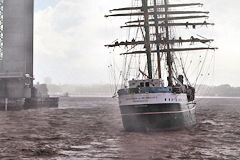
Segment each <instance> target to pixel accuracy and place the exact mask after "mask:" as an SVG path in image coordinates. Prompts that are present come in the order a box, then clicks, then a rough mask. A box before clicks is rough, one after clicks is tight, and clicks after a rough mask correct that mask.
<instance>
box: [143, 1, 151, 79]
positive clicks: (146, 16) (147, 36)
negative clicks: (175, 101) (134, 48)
mask: <svg viewBox="0 0 240 160" xmlns="http://www.w3.org/2000/svg"><path fill="white" fill-rule="evenodd" d="M142 7H143V8H142V9H143V14H144V29H145V40H144V41H145V48H146V54H147V66H148V78H149V79H152V78H153V77H152V59H151V46H150V31H149V14H148V0H142Z"/></svg>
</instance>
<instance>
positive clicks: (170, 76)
mask: <svg viewBox="0 0 240 160" xmlns="http://www.w3.org/2000/svg"><path fill="white" fill-rule="evenodd" d="M164 5H165V21H164V22H165V29H166V47H167V66H168V86H173V72H172V55H171V51H170V43H169V28H168V6H167V5H168V0H164Z"/></svg>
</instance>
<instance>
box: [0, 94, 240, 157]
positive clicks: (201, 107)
mask: <svg viewBox="0 0 240 160" xmlns="http://www.w3.org/2000/svg"><path fill="white" fill-rule="evenodd" d="M197 101H198V109H197V119H198V124H197V125H196V126H194V127H192V128H189V129H185V130H181V131H172V132H148V133H129V132H125V131H124V130H123V127H122V122H121V117H120V112H119V109H118V103H117V100H116V99H111V98H91V97H88V98H61V100H60V107H59V109H37V110H23V111H18V112H15V111H9V112H0V124H1V127H0V137H1V138H0V144H1V145H0V151H1V152H0V159H43V160H45V159H46V160H49V159H68V160H69V159H74V160H75V159H81V160H82V159H83V160H84V159H86V160H87V159H136V160H137V159H138V160H139V159H143V160H146V159H166V160H167V159H216V160H217V159H223V160H224V159H231V160H234V159H238V158H239V157H240V149H239V148H240V139H239V136H240V116H239V114H240V106H239V105H238V104H239V102H240V99H214V98H213V99H198V100H197Z"/></svg>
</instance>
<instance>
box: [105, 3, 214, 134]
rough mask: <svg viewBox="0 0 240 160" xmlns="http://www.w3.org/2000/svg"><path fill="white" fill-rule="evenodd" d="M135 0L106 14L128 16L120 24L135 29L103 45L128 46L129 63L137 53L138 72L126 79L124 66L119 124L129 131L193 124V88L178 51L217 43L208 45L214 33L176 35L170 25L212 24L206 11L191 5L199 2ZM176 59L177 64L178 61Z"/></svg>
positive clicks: (194, 118) (193, 25)
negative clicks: (128, 37)
mask: <svg viewBox="0 0 240 160" xmlns="http://www.w3.org/2000/svg"><path fill="white" fill-rule="evenodd" d="M172 1H174V0H172ZM135 2H136V3H135V5H134V6H131V7H125V8H118V9H113V10H110V12H111V14H109V15H105V17H130V21H128V22H126V23H125V25H124V26H121V28H130V29H132V28H135V32H134V34H136V37H135V38H133V39H131V40H127V41H118V40H116V41H114V42H112V43H111V44H108V45H105V46H106V47H113V48H115V47H124V49H126V52H125V53H121V55H123V56H126V57H130V60H129V61H128V62H129V63H130V64H131V63H133V62H132V59H133V58H135V59H138V61H137V66H138V67H137V68H135V69H136V74H135V75H136V76H135V77H130V78H131V79H130V78H129V77H127V76H130V74H129V72H128V71H127V72H126V73H125V75H123V73H122V75H123V81H124V82H123V85H122V88H121V89H120V90H118V92H117V94H118V98H119V106H120V111H121V116H122V122H123V126H124V128H125V130H127V131H146V130H147V131H148V130H169V129H170V130H172V129H181V128H185V127H188V126H192V125H194V124H196V116H195V112H196V101H195V92H196V89H195V86H194V85H193V84H192V83H191V82H190V80H189V76H188V74H187V72H186V65H184V64H183V62H182V61H183V58H177V57H178V56H179V55H180V57H181V54H184V53H186V52H191V53H193V52H195V51H201V50H215V49H217V48H216V47H211V42H212V41H213V39H207V38H205V37H203V36H198V37H197V38H195V37H194V36H190V38H187V39H184V38H182V36H179V37H178V38H176V35H179V34H181V33H180V32H178V31H177V32H175V33H174V30H175V29H176V28H178V27H182V28H184V29H187V31H188V30H190V29H194V30H196V29H199V28H202V27H208V26H209V25H214V23H209V22H207V18H208V17H209V16H208V14H209V12H207V11H196V10H192V8H191V7H199V6H203V4H201V3H173V2H170V0H138V1H136V0H135ZM189 8H190V10H189ZM187 20H188V21H190V20H191V21H193V20H194V21H193V22H188V21H187ZM196 20H197V21H196ZM198 21H200V22H198ZM199 44H200V45H203V46H199ZM195 45H197V46H195ZM193 46H194V47H193ZM179 59H180V60H179ZM177 60H178V61H180V62H179V63H180V65H176V61H177ZM134 63H136V61H135V62H134ZM140 63H141V64H140ZM126 65H127V64H126V63H125V67H126ZM130 69H131V68H130ZM126 82H128V84H127V83H126ZM165 82H167V83H165Z"/></svg>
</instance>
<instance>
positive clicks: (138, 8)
mask: <svg viewBox="0 0 240 160" xmlns="http://www.w3.org/2000/svg"><path fill="white" fill-rule="evenodd" d="M187 6H203V4H202V3H185V4H168V5H167V7H168V8H172V7H187ZM153 8H154V6H148V9H153ZM156 8H165V5H156ZM129 10H142V7H125V8H117V9H112V10H110V12H113V11H129Z"/></svg>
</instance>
